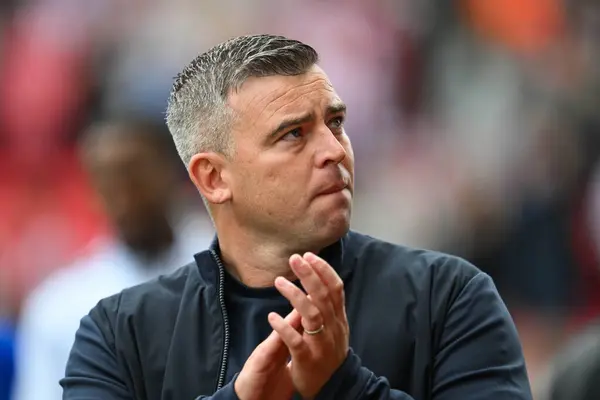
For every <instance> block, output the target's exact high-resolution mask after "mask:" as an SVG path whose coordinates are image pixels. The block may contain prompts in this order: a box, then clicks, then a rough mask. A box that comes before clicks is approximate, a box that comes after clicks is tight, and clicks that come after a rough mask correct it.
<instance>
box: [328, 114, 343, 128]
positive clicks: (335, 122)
mask: <svg viewBox="0 0 600 400" xmlns="http://www.w3.org/2000/svg"><path fill="white" fill-rule="evenodd" d="M343 126H344V117H335V118H333V119H332V120H331V121H329V129H341V128H342V127H343Z"/></svg>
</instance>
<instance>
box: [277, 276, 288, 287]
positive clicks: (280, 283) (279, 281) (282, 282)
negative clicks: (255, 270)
mask: <svg viewBox="0 0 600 400" xmlns="http://www.w3.org/2000/svg"><path fill="white" fill-rule="evenodd" d="M287 282H288V281H287V279H285V278H284V277H281V276H278V277H277V278H275V286H279V287H283V286H285V285H286V284H287Z"/></svg>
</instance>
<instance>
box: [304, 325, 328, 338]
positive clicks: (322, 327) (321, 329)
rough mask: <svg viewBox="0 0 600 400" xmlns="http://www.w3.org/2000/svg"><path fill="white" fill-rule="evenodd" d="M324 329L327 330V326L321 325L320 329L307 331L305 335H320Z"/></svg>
mask: <svg viewBox="0 0 600 400" xmlns="http://www.w3.org/2000/svg"><path fill="white" fill-rule="evenodd" d="M323 329H325V325H321V326H320V327H319V329H316V330H314V331H307V330H306V329H305V330H304V333H306V334H307V335H311V336H312V335H316V334H318V333H321V332H322V331H323Z"/></svg>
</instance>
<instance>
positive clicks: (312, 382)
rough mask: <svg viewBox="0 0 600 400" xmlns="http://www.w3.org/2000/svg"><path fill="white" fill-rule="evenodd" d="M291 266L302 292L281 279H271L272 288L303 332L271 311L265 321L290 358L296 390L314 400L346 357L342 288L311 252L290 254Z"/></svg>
mask: <svg viewBox="0 0 600 400" xmlns="http://www.w3.org/2000/svg"><path fill="white" fill-rule="evenodd" d="M290 266H291V268H292V270H293V271H294V273H295V274H296V276H297V277H298V278H299V279H300V282H301V283H302V287H303V288H304V289H305V290H306V293H305V292H303V291H302V290H301V289H300V288H298V287H297V286H296V285H294V284H293V283H292V282H290V281H289V280H287V279H285V278H282V277H279V278H277V279H276V280H275V287H276V288H277V289H278V290H279V292H280V293H281V294H282V295H283V296H285V297H286V298H287V299H288V300H289V301H290V303H291V304H292V306H293V307H294V309H295V310H296V311H297V312H298V313H299V314H300V316H301V325H302V328H303V329H298V328H297V327H295V326H294V325H293V324H291V323H290V321H286V320H285V319H283V318H282V317H281V316H280V315H278V314H276V313H271V314H269V323H270V324H271V326H272V327H273V330H274V331H275V332H277V333H278V334H279V336H280V337H281V339H282V340H283V342H284V343H285V345H286V346H287V348H288V350H289V352H290V354H291V361H290V362H289V363H288V365H287V369H288V371H289V373H290V376H291V380H292V383H293V385H294V387H295V389H296V391H297V392H299V393H300V394H301V395H302V397H303V398H305V399H306V398H313V397H314V396H316V395H317V394H318V393H319V391H320V390H321V389H322V388H323V386H324V385H325V384H326V383H327V381H329V379H330V378H331V376H332V375H333V373H334V372H335V371H336V370H337V369H338V368H339V367H340V365H341V364H342V363H343V362H344V360H345V359H346V357H347V354H348V346H349V343H348V341H349V328H348V319H347V317H346V307H345V300H344V284H343V282H342V280H341V278H340V277H339V276H338V274H337V273H336V272H335V270H334V269H333V268H332V267H331V266H330V265H329V264H328V263H327V262H325V261H324V260H323V259H321V258H319V257H318V256H316V255H314V254H312V253H306V254H305V255H304V257H301V256H299V255H297V254H296V255H293V256H292V257H291V258H290Z"/></svg>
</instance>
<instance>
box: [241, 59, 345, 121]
mask: <svg viewBox="0 0 600 400" xmlns="http://www.w3.org/2000/svg"><path fill="white" fill-rule="evenodd" d="M339 102H341V100H340V98H339V96H338V95H337V93H336V92H335V89H334V88H333V85H332V84H331V82H330V81H329V78H328V77H327V75H326V74H325V73H324V72H323V70H322V69H321V68H319V67H318V66H314V67H313V68H311V69H310V70H309V71H308V72H306V73H304V74H302V75H296V76H280V75H277V76H268V77H261V78H249V79H248V80H247V81H246V82H244V84H243V85H242V87H241V88H240V90H238V91H237V92H236V93H233V94H232V95H230V96H229V106H230V107H231V108H232V109H233V110H234V111H235V112H236V114H237V115H238V117H239V118H240V119H242V120H243V123H244V124H248V123H250V124H253V125H260V124H264V123H269V121H271V120H273V119H277V118H279V117H282V116H284V115H290V114H301V113H303V112H309V111H313V110H315V111H316V109H319V110H323V109H325V107H327V106H328V105H330V104H333V103H339Z"/></svg>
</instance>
